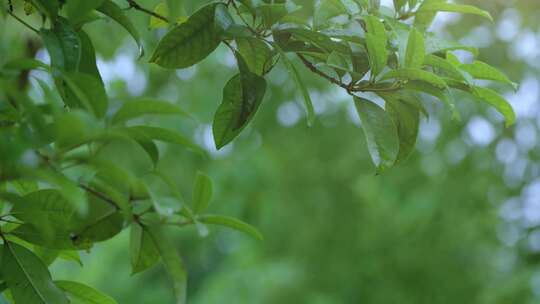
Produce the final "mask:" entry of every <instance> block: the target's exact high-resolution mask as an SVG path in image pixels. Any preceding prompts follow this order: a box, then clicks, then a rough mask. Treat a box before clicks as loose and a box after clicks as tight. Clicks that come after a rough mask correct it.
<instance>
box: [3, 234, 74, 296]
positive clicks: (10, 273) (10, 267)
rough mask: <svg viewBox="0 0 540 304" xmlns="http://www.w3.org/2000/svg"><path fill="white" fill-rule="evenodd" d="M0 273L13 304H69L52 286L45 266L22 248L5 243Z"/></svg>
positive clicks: (58, 290) (59, 291)
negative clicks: (9, 291) (10, 294)
mask: <svg viewBox="0 0 540 304" xmlns="http://www.w3.org/2000/svg"><path fill="white" fill-rule="evenodd" d="M0 271H1V272H2V275H3V277H4V279H5V280H6V283H7V285H8V287H9V288H10V290H11V293H12V295H13V298H14V300H15V302H16V303H24V304H68V303H69V301H68V299H67V298H66V296H65V295H64V294H63V293H62V291H61V290H60V289H58V287H56V286H55V285H54V284H53V282H52V279H51V274H50V273H49V271H48V269H47V267H46V266H45V264H43V262H42V261H40V260H39V258H38V257H37V256H36V255H35V254H33V253H32V252H31V251H30V250H28V249H26V248H24V247H23V246H20V245H17V244H15V243H6V244H4V250H3V254H2V267H0Z"/></svg>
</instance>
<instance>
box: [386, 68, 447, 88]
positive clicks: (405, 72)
mask: <svg viewBox="0 0 540 304" xmlns="http://www.w3.org/2000/svg"><path fill="white" fill-rule="evenodd" d="M388 79H401V80H419V81H425V82H427V83H429V84H432V85H434V86H436V87H439V88H446V87H447V85H446V83H445V82H444V80H442V79H441V78H439V76H437V75H435V74H433V73H431V72H428V71H424V70H420V69H409V68H404V69H397V70H392V71H390V72H388V73H386V74H384V76H383V77H382V78H381V80H388Z"/></svg>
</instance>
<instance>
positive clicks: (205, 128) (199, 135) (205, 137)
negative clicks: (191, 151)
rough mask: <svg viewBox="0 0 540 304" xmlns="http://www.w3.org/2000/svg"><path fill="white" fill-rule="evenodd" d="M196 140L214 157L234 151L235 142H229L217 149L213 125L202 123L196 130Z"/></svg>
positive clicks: (223, 155)
mask: <svg viewBox="0 0 540 304" xmlns="http://www.w3.org/2000/svg"><path fill="white" fill-rule="evenodd" d="M195 142H196V143H197V144H198V145H200V146H201V147H203V148H204V149H205V150H206V151H208V153H210V155H211V156H212V157H214V158H221V157H225V156H227V155H229V154H231V152H232V151H233V147H234V143H229V144H228V145H226V146H225V147H223V148H221V150H217V149H216V145H215V143H214V133H213V131H212V125H210V124H202V125H201V126H199V127H198V128H197V130H195Z"/></svg>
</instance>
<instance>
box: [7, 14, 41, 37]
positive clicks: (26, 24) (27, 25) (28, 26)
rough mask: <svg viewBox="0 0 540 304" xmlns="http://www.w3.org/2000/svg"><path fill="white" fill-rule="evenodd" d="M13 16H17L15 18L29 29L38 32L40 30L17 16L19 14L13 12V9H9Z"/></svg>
mask: <svg viewBox="0 0 540 304" xmlns="http://www.w3.org/2000/svg"><path fill="white" fill-rule="evenodd" d="M7 13H8V14H9V15H10V16H11V17H13V18H15V20H17V21H19V22H20V23H22V24H23V25H24V26H26V27H27V28H28V29H29V30H31V31H33V32H34V33H36V34H38V33H39V31H38V30H37V29H36V28H34V27H32V26H31V25H30V24H28V23H26V21H24V20H22V19H21V18H19V17H17V15H15V14H13V13H12V12H11V11H8V12H7Z"/></svg>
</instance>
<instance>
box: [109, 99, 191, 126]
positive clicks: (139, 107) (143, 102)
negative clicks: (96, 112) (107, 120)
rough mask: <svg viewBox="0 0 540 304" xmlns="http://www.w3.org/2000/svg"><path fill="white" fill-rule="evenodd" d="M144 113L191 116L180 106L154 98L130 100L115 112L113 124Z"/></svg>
mask: <svg viewBox="0 0 540 304" xmlns="http://www.w3.org/2000/svg"><path fill="white" fill-rule="evenodd" d="M144 115H183V116H190V115H189V114H188V113H187V112H186V111H184V110H183V109H182V108H180V107H179V106H177V105H175V104H172V103H170V102H166V101H162V100H156V99H152V98H141V99H137V100H133V101H128V102H126V103H124V104H123V105H122V107H121V108H120V109H119V110H118V111H117V112H116V113H115V114H114V116H113V118H112V123H113V124H119V123H123V122H126V121H129V120H131V119H134V118H138V117H141V116H144Z"/></svg>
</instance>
